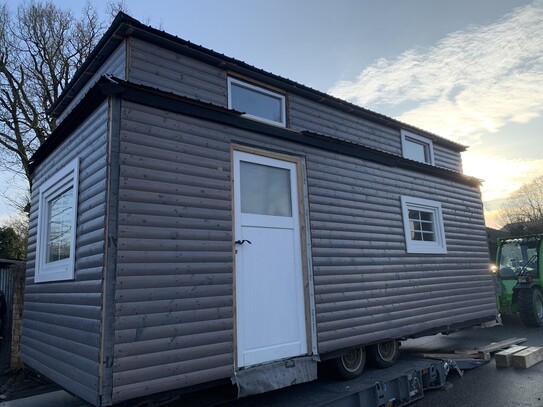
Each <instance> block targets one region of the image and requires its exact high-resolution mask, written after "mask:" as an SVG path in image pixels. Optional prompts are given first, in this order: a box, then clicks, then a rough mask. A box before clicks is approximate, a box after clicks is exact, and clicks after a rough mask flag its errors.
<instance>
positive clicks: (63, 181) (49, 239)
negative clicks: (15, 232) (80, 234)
mask: <svg viewBox="0 0 543 407" xmlns="http://www.w3.org/2000/svg"><path fill="white" fill-rule="evenodd" d="M78 186H79V158H75V159H73V160H72V161H70V162H69V163H68V164H66V165H65V166H64V167H63V168H61V169H59V170H57V171H56V172H54V173H53V174H50V176H49V177H48V179H47V180H45V181H44V182H43V184H42V185H41V186H40V187H39V192H38V194H39V201H38V209H37V212H38V228H37V242H36V270H35V274H34V281H35V282H38V283H41V282H47V281H61V280H71V279H73V278H74V271H75V270H74V269H75V241H76V231H77V225H76V222H77V198H78Z"/></svg>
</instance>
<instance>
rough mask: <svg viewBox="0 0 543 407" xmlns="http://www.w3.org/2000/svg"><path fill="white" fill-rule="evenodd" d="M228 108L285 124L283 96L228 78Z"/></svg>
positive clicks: (267, 120)
mask: <svg viewBox="0 0 543 407" xmlns="http://www.w3.org/2000/svg"><path fill="white" fill-rule="evenodd" d="M228 84H229V89H228V92H229V93H228V101H229V108H230V109H234V110H237V111H239V112H243V113H245V114H247V115H248V116H250V117H253V118H256V119H262V120H263V121H266V122H272V123H275V124H281V125H283V126H284V125H285V97H284V96H283V95H281V94H278V93H274V92H271V91H269V90H267V89H262V88H259V87H257V86H254V85H250V84H246V83H243V82H240V81H236V80H235V79H232V78H229V81H228Z"/></svg>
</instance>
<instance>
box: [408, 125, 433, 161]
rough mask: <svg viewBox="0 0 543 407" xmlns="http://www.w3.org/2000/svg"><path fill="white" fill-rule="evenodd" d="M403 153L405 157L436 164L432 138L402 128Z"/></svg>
mask: <svg viewBox="0 0 543 407" xmlns="http://www.w3.org/2000/svg"><path fill="white" fill-rule="evenodd" d="M401 135H402V154H403V156H404V157H405V158H407V159H409V160H413V161H419V162H421V163H426V164H431V165H433V164H434V153H433V148H434V145H433V143H432V140H430V139H429V138H427V137H422V136H419V135H418V134H415V133H411V132H408V131H406V130H402V132H401Z"/></svg>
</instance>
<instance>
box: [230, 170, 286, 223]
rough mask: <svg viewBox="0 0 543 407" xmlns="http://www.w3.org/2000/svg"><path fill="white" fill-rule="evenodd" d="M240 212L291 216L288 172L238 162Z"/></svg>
mask: <svg viewBox="0 0 543 407" xmlns="http://www.w3.org/2000/svg"><path fill="white" fill-rule="evenodd" d="M240 178H241V180H240V181H241V184H240V190H241V212H243V213H253V214H259V215H271V216H292V205H291V195H290V171H289V170H287V169H284V168H277V167H270V166H268V165H262V164H255V163H251V162H246V161H240Z"/></svg>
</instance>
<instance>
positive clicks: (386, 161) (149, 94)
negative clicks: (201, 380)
mask: <svg viewBox="0 0 543 407" xmlns="http://www.w3.org/2000/svg"><path fill="white" fill-rule="evenodd" d="M118 83H119V84H120V86H123V87H125V88H126V90H124V91H123V92H122V97H123V99H125V100H128V101H132V102H136V103H140V104H143V105H147V106H151V107H155V108H159V109H165V110H168V111H171V112H174V113H180V114H185V115H188V116H192V117H196V118H200V119H206V120H211V121H215V122H219V123H221V124H228V125H231V126H233V127H237V128H240V129H243V130H248V131H254V132H257V133H261V134H265V135H268V136H272V137H276V138H281V139H283V140H288V141H291V142H294V143H297V144H305V145H308V146H312V147H317V148H321V149H325V150H328V151H333V152H336V153H340V154H343V155H347V156H351V157H356V158H360V159H363V160H367V161H372V162H375V163H378V164H382V165H386V166H388V167H398V168H402V169H406V170H410V171H415V172H419V173H423V174H427V175H432V176H436V177H439V178H443V179H448V180H451V181H456V182H459V183H462V184H466V185H470V186H479V185H480V184H481V181H480V180H479V179H477V178H473V177H468V176H466V175H464V174H461V173H458V172H455V171H452V170H448V169H445V168H441V167H435V166H431V165H428V164H424V163H419V162H417V161H412V160H408V159H406V158H403V157H400V156H397V155H394V154H391V153H387V152H384V151H380V150H376V149H373V148H370V147H366V146H364V145H361V144H357V143H353V142H350V141H347V140H343V139H339V138H335V137H330V136H327V135H324V134H317V133H314V132H309V131H301V132H300V131H295V130H291V129H287V128H283V127H277V126H272V125H268V124H266V123H262V122H259V121H256V120H251V119H246V118H243V117H240V112H235V111H232V110H228V109H225V108H222V107H219V106H215V105H211V104H207V103H202V102H198V101H195V100H192V99H188V98H184V97H180V96H177V95H175V94H172V93H165V92H163V91H160V90H157V89H154V88H149V87H146V86H143V85H136V84H132V83H129V82H124V81H121V80H119V81H118Z"/></svg>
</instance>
